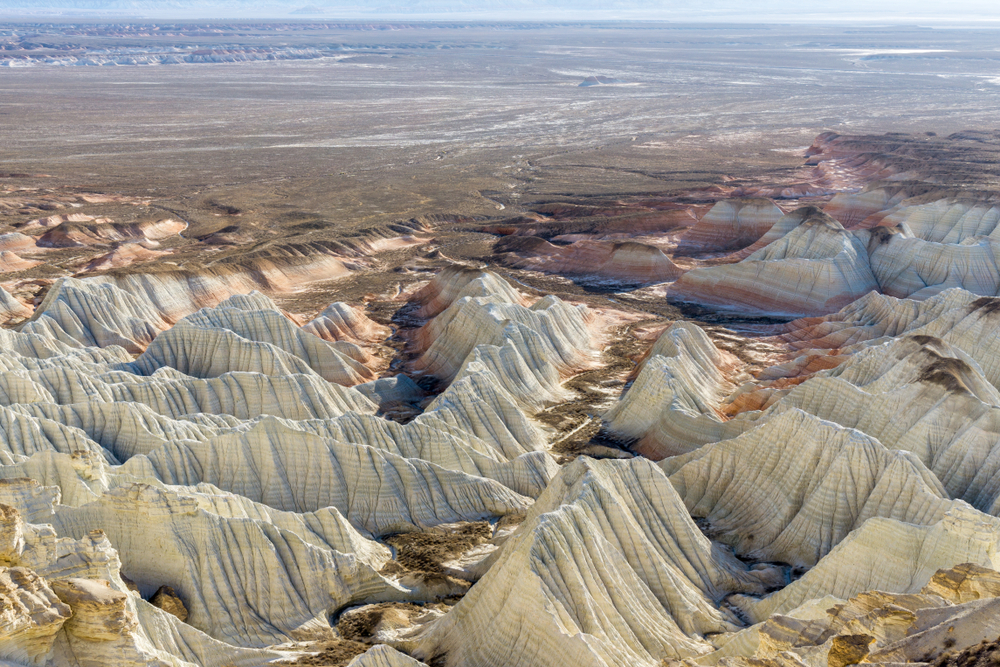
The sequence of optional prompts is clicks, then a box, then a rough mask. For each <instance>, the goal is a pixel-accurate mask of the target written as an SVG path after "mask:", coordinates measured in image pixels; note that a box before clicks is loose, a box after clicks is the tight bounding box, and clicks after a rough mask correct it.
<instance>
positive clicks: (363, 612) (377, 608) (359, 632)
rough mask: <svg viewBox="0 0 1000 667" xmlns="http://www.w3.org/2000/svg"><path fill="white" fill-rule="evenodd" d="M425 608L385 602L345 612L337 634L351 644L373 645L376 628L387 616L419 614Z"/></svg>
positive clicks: (403, 603) (338, 625)
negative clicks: (366, 643)
mask: <svg viewBox="0 0 1000 667" xmlns="http://www.w3.org/2000/svg"><path fill="white" fill-rule="evenodd" d="M422 610H423V607H421V606H419V605H415V604H410V603H408V602H384V603H382V604H370V605H367V606H365V607H361V608H360V609H356V610H351V611H347V612H344V614H343V615H342V616H341V617H340V620H339V621H338V622H337V632H339V633H340V635H341V637H343V638H344V639H345V640H350V641H351V643H358V642H368V643H371V639H372V635H373V634H374V632H375V628H376V627H378V624H379V623H381V622H382V618H383V617H384V616H385V615H386V614H387V613H389V614H392V613H394V612H395V613H399V612H402V614H403V615H406V616H412V615H415V614H419V613H420V612H421V611H422Z"/></svg>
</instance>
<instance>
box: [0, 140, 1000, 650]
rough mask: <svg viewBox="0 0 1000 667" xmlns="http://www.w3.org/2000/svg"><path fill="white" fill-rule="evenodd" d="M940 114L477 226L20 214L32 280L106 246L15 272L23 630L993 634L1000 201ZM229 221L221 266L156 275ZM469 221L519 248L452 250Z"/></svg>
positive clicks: (437, 641) (17, 626) (12, 387)
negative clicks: (797, 165) (945, 150)
mask: <svg viewBox="0 0 1000 667" xmlns="http://www.w3.org/2000/svg"><path fill="white" fill-rule="evenodd" d="M928 141H929V140H928ZM942 141H944V140H942ZM956 141H960V140H956ZM961 141H964V140H961ZM925 143H926V142H925ZM930 143H935V144H937V143H941V142H938V141H934V142H930ZM921 145H922V144H920V145H917V146H914V145H911V144H907V142H906V141H903V140H902V139H898V138H897V139H892V138H891V137H890V138H883V139H877V140H876V139H872V138H866V139H864V140H862V139H857V138H845V137H837V136H834V135H827V136H823V137H820V138H819V139H818V141H817V143H816V145H815V146H814V147H813V148H812V149H810V156H809V163H808V164H806V165H805V166H804V168H803V169H802V170H799V171H798V172H796V173H794V174H792V175H791V176H789V177H787V178H785V179H784V180H778V181H776V182H774V183H771V184H767V183H757V182H746V183H743V184H739V185H737V184H732V185H724V184H723V185H718V186H712V187H708V188H703V189H700V190H698V191H697V192H689V193H686V194H685V195H683V196H681V195H677V196H674V195H663V196H662V197H660V196H659V195H648V196H647V195H644V196H643V198H637V197H630V196H624V195H623V196H622V197H621V198H620V201H619V200H615V201H611V200H608V201H605V202H599V201H597V200H594V202H591V203H588V202H586V201H583V200H578V201H576V202H566V203H562V202H547V203H545V202H543V203H538V202H535V203H530V204H526V205H525V209H526V210H525V211H523V212H522V213H523V214H522V213H519V214H518V215H519V217H518V218H514V219H509V220H504V219H499V218H488V219H475V220H473V219H461V220H459V219H456V218H449V219H448V222H447V225H444V224H442V225H441V226H439V227H438V229H437V230H436V231H440V234H441V239H442V240H435V241H434V243H435V247H434V248H432V249H424V250H418V249H416V248H411V247H410V246H417V245H419V244H420V243H422V242H423V241H425V240H427V239H424V238H422V237H423V232H424V231H429V230H430V227H429V226H427V225H426V224H425V223H424V222H418V221H410V222H408V223H399V224H395V225H388V226H386V227H385V228H384V229H378V230H375V231H370V230H369V231H364V232H359V233H358V234H356V235H354V236H345V237H344V238H342V239H340V240H331V239H328V238H318V237H317V236H310V234H311V232H310V231H309V230H312V229H313V228H314V227H315V228H316V230H318V229H320V228H323V229H325V227H324V225H326V224H328V223H321V221H311V222H307V223H305V226H304V227H302V230H305V231H303V234H302V239H301V242H300V241H298V240H297V241H295V242H287V241H281V240H261V238H260V234H259V230H255V229H254V228H252V226H251V225H244V224H243V223H242V222H240V221H239V220H234V221H233V222H235V223H236V224H231V225H228V226H212V227H211V228H206V229H202V230H201V231H199V232H197V238H187V237H188V236H190V235H191V234H189V232H190V230H183V231H184V236H183V237H182V236H178V234H179V233H180V231H181V230H180V229H179V228H178V223H175V222H173V221H172V220H167V221H162V220H161V221H159V222H157V223H155V224H154V223H136V224H134V225H132V224H130V225H122V224H118V223H115V222H113V221H112V220H108V219H101V218H98V217H97V216H96V215H95V216H90V215H89V214H82V213H81V214H75V213H74V214H66V215H62V214H60V215H58V216H51V218H44V219H43V218H39V219H38V220H32V221H30V222H29V223H25V224H23V225H21V226H20V227H18V228H17V229H19V230H20V231H18V232H9V233H6V234H3V235H0V253H16V255H17V257H14V256H12V255H0V260H2V261H4V262H6V264H5V266H6V267H7V271H8V272H9V273H11V274H12V275H13V274H14V273H17V272H24V271H26V270H29V269H28V268H26V265H25V264H19V263H18V262H19V261H20V260H25V261H26V262H28V263H30V262H35V261H40V259H39V258H42V257H44V256H45V255H44V254H42V253H51V256H53V257H56V256H58V257H70V258H71V259H70V260H67V263H66V266H73V267H76V268H75V269H74V270H80V271H81V273H80V274H78V275H77V276H76V277H69V276H62V277H58V278H55V277H52V274H47V275H49V276H50V277H49V278H43V279H30V280H29V279H27V278H25V279H22V278H19V277H12V278H11V279H10V280H9V281H7V282H5V283H4V289H5V291H3V292H0V308H2V309H3V313H4V315H3V317H4V319H6V320H9V321H10V322H12V323H14V322H17V321H18V320H20V319H25V318H28V319H29V321H27V322H24V323H21V324H19V325H18V326H16V327H14V328H8V329H2V330H0V603H2V607H3V613H2V614H0V661H4V662H5V664H7V663H9V664H13V665H18V666H25V667H26V666H28V665H43V666H49V665H51V666H55V665H60V666H61V665H69V666H70V667H83V666H88V667H89V666H90V665H94V666H96V665H106V664H115V665H119V664H121V665H171V666H173V667H188V666H190V665H199V666H208V667H229V666H235V667H244V666H245V667H251V666H256V665H264V664H281V663H282V662H285V663H286V664H287V663H288V662H291V663H292V664H295V661H299V664H310V663H317V662H320V661H322V660H324V659H327V658H329V659H330V661H331V662H332V661H334V660H336V661H338V662H339V663H342V664H345V663H347V660H348V658H349V657H351V656H354V655H355V654H359V653H360V655H357V657H353V659H352V660H351V662H350V664H351V665H354V666H355V667H364V666H381V667H388V666H411V667H412V666H416V665H422V664H423V665H428V664H433V665H442V664H443V665H456V666H458V665H481V666H484V667H489V666H494V665H495V666H497V667H500V666H507V665H553V666H556V665H560V666H561V665H566V664H574V665H581V666H582V667H586V666H590V665H594V666H611V665H615V666H617V665H623V664H629V665H648V666H649V667H659V666H661V665H662V664H664V662H675V661H676V662H683V663H684V664H685V665H687V666H688V667H694V666H695V665H706V666H709V665H726V666H732V667H847V666H848V665H852V664H859V663H863V662H868V663H873V664H899V663H906V662H918V663H923V664H926V663H929V662H931V661H938V662H939V663H940V667H943V666H944V664H945V663H948V664H952V663H954V664H955V665H956V666H957V665H958V663H959V662H960V660H965V659H966V657H967V656H968V655H972V652H974V651H979V652H980V653H979V654H984V653H983V652H984V651H986V649H985V648H982V647H981V645H980V644H979V642H981V641H982V640H993V639H995V637H996V634H997V633H998V632H1000V625H998V624H997V621H996V619H997V609H998V603H997V600H998V599H1000V598H998V597H997V596H998V594H1000V574H997V572H996V571H995V570H994V568H996V567H998V566H1000V557H998V555H997V554H998V553H1000V519H998V518H997V516H998V515H1000V362H998V361H997V359H1000V343H998V341H1000V320H998V319H997V312H1000V301H998V300H997V298H996V294H997V291H998V290H1000V287H998V285H1000V278H998V276H1000V270H998V269H997V266H998V264H997V263H996V260H995V258H994V257H993V248H994V245H995V239H994V235H995V234H996V233H997V232H996V228H997V222H998V220H1000V218H998V214H997V210H998V209H997V208H996V207H995V205H994V200H995V197H993V195H992V194H990V192H989V190H988V187H987V186H988V181H987V179H985V178H980V177H979V176H977V174H979V173H980V172H979V171H977V169H979V167H976V168H973V167H969V170H970V171H969V172H968V173H969V174H970V176H969V179H968V184H966V187H963V188H948V187H946V186H945V185H942V184H941V183H935V182H931V180H925V181H921V180H919V179H921V178H924V175H923V173H922V172H920V169H922V168H923V167H921V166H920V165H922V164H923V163H924V162H926V160H925V159H923V158H926V155H925V154H924V153H922V152H921V151H922V150H924V149H923V148H921V147H920V146H921ZM963 145H964V144H963ZM913 156H917V157H920V156H923V158H921V159H920V160H918V159H916V158H915V157H913ZM977 164H978V163H977ZM927 169H929V170H930V172H934V173H930V172H928V173H930V176H927V178H930V177H931V176H933V177H934V178H939V177H940V176H941V174H943V173H944V172H940V171H935V170H936V167H927ZM876 179H877V180H876ZM885 179H895V180H885ZM942 182H943V181H942ZM865 183H868V186H867V187H864V188H862V187H861V186H862V185H863V184H865ZM975 188H983V189H982V190H975ZM835 193H836V194H835ZM762 196H774V197H778V196H780V197H782V198H785V200H784V201H779V202H778V203H777V204H776V203H775V202H773V201H771V200H768V199H763V198H762ZM801 197H808V199H804V200H802V201H799V202H793V201H790V200H789V198H801ZM692 202H693V203H692ZM73 203H79V204H80V205H81V207H82V206H83V203H81V202H73ZM779 204H780V206H781V208H779ZM801 204H805V205H801ZM782 209H785V210H789V211H790V212H789V213H788V214H787V215H783V214H782ZM39 210H44V209H39ZM88 210H89V209H88ZM220 210H222V211H224V212H225V214H226V215H233V216H236V215H237V213H238V211H237V212H236V213H233V212H230V211H228V210H226V209H220ZM33 215H38V214H37V213H34V214H33ZM77 215H83V217H74V216H77ZM218 215H219V217H221V216H222V212H220V213H219V214H218ZM133 219H134V218H133ZM442 220H444V218H442ZM448 225H474V226H475V229H479V230H488V231H491V232H492V233H495V234H499V235H504V236H505V237H506V238H503V239H500V240H499V241H495V240H491V241H489V242H485V240H484V238H483V237H482V236H476V237H474V238H475V242H474V243H466V242H465V241H467V240H468V238H469V237H458V238H459V240H460V241H461V242H455V239H456V237H455V236H449V235H453V234H459V235H460V234H464V233H466V232H464V231H454V229H452V228H451V227H448ZM324 233H325V232H324ZM480 233H481V232H480ZM414 234H417V235H420V236H421V238H417V237H416V236H413V235H414ZM255 235H256V236H255ZM428 236H429V235H428ZM461 239H465V240H461ZM250 241H253V242H254V243H255V246H254V249H253V250H252V251H250V252H246V253H243V254H241V253H239V252H238V250H237V248H238V247H239V246H238V245H237V244H240V243H244V242H246V243H249V242H250ZM156 242H159V243H161V244H162V245H160V246H159V247H158V248H157V249H155V250H153V249H152V248H153V247H154V246H153V243H156ZM73 244H76V245H73ZM115 244H119V245H115ZM192 244H202V246H203V247H209V248H210V251H209V252H210V253H212V255H211V257H212V258H218V259H210V260H209V261H199V262H193V261H187V260H185V261H184V262H181V261H179V262H178V264H179V265H180V266H178V265H169V264H160V265H158V266H157V268H156V269H155V270H139V269H137V267H142V266H145V263H156V262H158V261H159V259H157V258H158V257H160V255H145V254H144V253H141V252H138V250H137V249H140V248H141V249H143V250H144V251H145V252H148V253H163V256H166V255H167V254H173V253H175V251H177V252H179V253H183V252H188V251H187V250H184V249H185V248H189V246H190V245H192ZM46 246H58V247H49V248H47V247H46ZM470 248H479V249H480V250H481V251H482V252H484V253H487V254H485V255H483V258H485V259H486V260H488V261H490V262H500V263H503V264H505V266H504V267H502V268H496V269H495V270H490V269H489V268H482V267H481V266H475V267H473V266H471V265H450V266H447V267H445V268H443V269H442V268H441V267H442V264H444V262H445V261H447V260H446V255H444V254H443V253H444V252H448V253H456V254H461V255H462V256H464V257H470V256H472V254H474V252H473V250H470ZM178 249H180V250H178ZM84 251H86V252H87V253H89V254H87V255H86V256H84V254H83V253H84ZM382 251H391V252H390V253H388V254H385V255H380V256H379V257H378V258H373V255H377V254H378V253H380V252H382ZM76 252H79V253H81V254H79V255H74V254H73V253H76ZM60 253H64V254H60ZM392 253H398V255H395V254H392ZM498 253H499V254H498ZM404 255H405V257H406V258H407V259H405V261H402V263H401V265H400V266H398V267H397V268H398V269H399V270H398V271H397V272H395V273H394V274H393V275H394V276H397V277H398V278H399V280H398V282H392V284H389V285H385V284H383V285H382V286H381V287H374V286H369V285H368V284H367V282H368V276H367V274H366V275H365V276H364V277H359V278H358V279H357V280H356V281H355V282H356V283H357V284H355V285H353V287H352V288H351V289H352V290H354V291H350V290H347V289H346V288H345V290H344V291H343V293H341V292H340V291H338V289H337V287H336V286H337V284H338V283H335V282H326V281H332V280H333V279H335V278H337V277H338V276H339V277H344V276H347V275H350V274H357V273H358V272H365V271H371V272H373V273H374V272H375V271H382V270H383V269H385V268H386V266H385V265H383V264H381V262H383V261H385V259H386V258H387V257H390V256H391V257H393V258H396V257H402V256H404ZM672 255H673V256H676V257H677V262H676V263H675V262H674V260H673V257H672ZM178 256H180V255H178ZM183 256H184V257H188V258H190V257H191V256H190V255H183ZM130 258H131V259H130ZM392 261H395V259H393V260H392ZM116 262H118V263H122V262H131V264H129V271H121V270H119V269H116V268H115V263H116ZM181 266H184V267H187V268H181ZM16 267H21V268H16ZM132 269H136V270H132ZM439 269H440V270H439ZM30 270H32V271H34V270H39V269H38V267H34V268H31V269H30ZM104 270H107V272H106V273H103V274H101V275H96V276H92V275H85V274H87V273H90V272H93V271H104ZM539 272H542V273H555V274H558V275H560V276H566V277H569V278H572V281H566V280H560V279H555V278H552V277H547V276H545V275H541V273H539ZM30 275H35V274H30ZM505 276H506V277H505ZM424 280H426V281H427V282H426V283H423V282H422V281H424ZM314 281H324V283H323V285H322V288H321V289H319V288H315V287H308V285H309V283H311V282H314ZM372 282H373V283H374V281H372ZM594 282H599V283H602V284H601V285H593V284H588V283H594ZM637 285H641V286H642V287H641V289H636V290H635V291H631V290H632V288H633V287H636V286H637ZM546 286H548V288H549V289H553V290H565V291H560V292H559V293H558V294H546V293H544V292H545V290H544V289H543V288H544V287H546ZM529 287H530V289H529ZM8 288H9V289H8ZM522 288H524V289H522ZM379 290H381V293H378V292H379ZM607 290H615V292H614V293H613V294H611V295H610V296H609V295H605V294H603V292H604V291H607ZM289 295H295V296H294V298H293V297H291V296H289ZM664 295H666V296H667V298H669V299H673V300H675V301H676V300H685V301H689V302H695V303H697V304H700V305H701V307H702V309H700V310H691V311H684V312H689V313H690V312H697V313H699V316H700V317H702V318H703V319H702V320H700V321H698V322H694V321H685V320H683V319H673V320H668V319H667V317H670V318H677V317H679V316H680V315H679V313H680V311H678V310H677V309H674V308H672V307H671V306H668V305H667V304H665V303H664ZM578 300H579V301H584V302H586V303H587V304H588V305H582V304H580V303H577V301H578ZM29 304H31V305H29ZM34 304H37V306H34ZM279 304H280V305H279ZM290 304H291V305H290ZM327 304H331V305H329V306H328V307H326V305H327ZM32 306H34V307H32ZM317 313H318V314H317ZM720 314H721V315H724V316H725V317H724V318H723V317H720ZM746 315H753V316H758V315H763V316H768V317H772V318H773V317H775V316H783V317H789V316H800V315H802V316H806V317H803V318H801V319H796V320H793V321H791V322H787V323H783V324H775V323H774V321H773V320H768V321H764V322H762V321H747V320H746V319H743V318H744V317H745V316H746ZM369 316H370V317H369ZM376 320H377V321H376ZM303 322H306V324H305V325H304V326H300V324H301V323H303ZM720 322H721V323H725V324H726V327H728V328H724V327H723V326H721V325H720ZM386 323H391V325H392V326H391V327H390V326H386ZM654 338H655V340H654ZM650 341H652V342H650ZM619 388H620V393H619ZM582 453H588V454H592V455H594V456H599V457H602V458H603V459H605V460H597V459H593V458H588V457H587V456H583V455H581V454H582ZM359 642H364V643H359ZM377 642H378V643H379V645H377V646H373V647H372V648H370V649H368V650H367V651H365V649H366V647H367V646H368V645H372V644H375V643H377ZM983 646H985V645H983ZM977 647H980V648H977ZM958 651H962V653H960V654H959V653H956V652H958ZM977 655H978V654H977ZM949 656H951V657H949ZM956 656H958V657H956ZM949 660H950V661H952V662H948V661H949ZM963 664H964V663H963Z"/></svg>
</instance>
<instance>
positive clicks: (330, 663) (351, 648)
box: [279, 639, 371, 667]
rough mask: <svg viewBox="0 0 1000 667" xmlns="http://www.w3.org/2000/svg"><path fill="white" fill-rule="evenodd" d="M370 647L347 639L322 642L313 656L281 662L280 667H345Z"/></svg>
mask: <svg viewBox="0 0 1000 667" xmlns="http://www.w3.org/2000/svg"><path fill="white" fill-rule="evenodd" d="M369 648H371V646H369V645H368V644H362V643H361V642H356V641H351V640H349V639H334V640H332V641H328V642H322V643H321V644H318V645H317V646H316V647H315V650H317V651H318V653H316V654H315V655H306V656H302V657H301V658H298V659H296V660H295V661H293V662H282V663H279V664H281V665H288V667H299V666H303V667H304V666H305V665H309V666H310V667H345V665H347V664H348V663H349V662H350V661H351V660H353V659H354V658H356V657H357V656H359V655H361V654H362V653H364V652H365V651H367V650H368V649H369Z"/></svg>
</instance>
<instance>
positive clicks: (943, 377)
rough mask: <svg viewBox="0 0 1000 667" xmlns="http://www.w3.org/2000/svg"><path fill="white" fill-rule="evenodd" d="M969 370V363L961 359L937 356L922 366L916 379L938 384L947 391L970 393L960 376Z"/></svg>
mask: <svg viewBox="0 0 1000 667" xmlns="http://www.w3.org/2000/svg"><path fill="white" fill-rule="evenodd" d="M971 372H972V368H970V367H969V364H967V363H965V362H964V361H962V360H961V359H953V358H950V357H939V358H937V359H935V360H934V361H932V362H931V363H930V364H928V365H927V366H925V367H924V369H923V370H922V371H921V372H920V375H919V376H918V377H917V381H918V382H927V383H930V384H936V385H940V386H942V387H944V388H945V389H947V390H948V391H954V392H962V393H971V392H970V391H969V388H968V387H967V386H966V384H965V382H963V381H962V377H961V376H962V375H964V374H967V373H971Z"/></svg>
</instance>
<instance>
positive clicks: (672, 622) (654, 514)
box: [415, 458, 780, 665]
mask: <svg viewBox="0 0 1000 667" xmlns="http://www.w3.org/2000/svg"><path fill="white" fill-rule="evenodd" d="M779 579H780V575H777V576H776V573H774V572H770V571H767V570H754V571H751V570H748V569H747V568H746V566H745V565H742V564H741V563H739V561H737V560H735V559H734V558H732V557H731V556H727V555H726V554H725V553H724V552H723V551H721V550H719V549H717V548H714V547H713V546H712V545H711V543H710V542H709V541H708V540H707V539H706V538H705V537H704V536H703V535H702V534H701V532H700V531H699V530H698V529H697V527H696V526H695V525H694V522H693V521H692V520H691V519H690V517H689V516H688V515H687V512H686V511H684V508H683V505H682V504H681V502H680V499H679V498H678V497H677V495H676V492H674V491H673V488H672V487H671V485H670V483H669V481H668V480H667V478H666V477H665V476H664V475H663V473H662V472H660V471H659V470H658V469H657V468H656V467H655V466H653V465H652V464H651V463H649V462H646V461H643V460H641V459H634V460H632V461H601V462H598V461H592V460H588V459H586V458H579V459H577V460H576V461H575V462H573V463H572V464H570V465H569V466H567V467H565V468H563V470H562V471H561V472H560V473H559V475H558V476H557V477H556V478H555V479H554V480H553V482H552V483H551V484H550V485H549V488H548V489H546V491H545V493H543V494H542V496H540V497H539V499H538V501H537V502H536V504H535V506H534V507H533V508H532V510H531V512H530V513H529V515H528V519H527V520H526V521H525V522H524V523H523V524H522V525H521V526H520V528H519V530H518V532H517V533H516V534H515V535H514V536H513V537H511V538H510V539H509V540H508V541H507V542H506V543H505V544H504V546H503V550H502V551H501V553H500V555H499V557H498V558H497V559H496V562H494V563H493V565H492V566H491V567H490V569H489V571H488V572H487V574H486V575H485V577H483V579H482V580H481V581H480V582H479V583H478V584H477V585H476V586H475V587H474V588H473V589H472V590H471V591H470V593H469V594H468V595H467V596H466V597H465V598H464V599H463V600H462V601H461V602H460V603H459V604H458V605H456V606H455V608H454V609H453V610H452V611H451V612H450V613H448V614H447V615H445V616H444V617H442V618H441V619H440V620H438V621H436V622H434V623H433V625H431V626H430V627H429V628H428V629H427V630H426V631H425V633H424V635H423V637H422V639H421V642H420V646H419V649H418V650H417V651H416V653H415V655H416V656H417V657H418V658H425V659H429V658H431V657H432V656H442V655H443V656H444V662H445V664H448V665H459V664H481V665H528V664H531V665H564V664H567V663H573V664H579V665H617V664H624V663H628V664H643V665H653V664H656V662H657V661H659V660H662V659H665V658H670V657H673V658H678V657H689V656H695V655H699V654H703V653H707V652H709V651H710V650H711V649H710V648H709V645H708V644H706V643H705V642H704V640H702V639H701V638H700V635H701V634H704V633H706V632H720V631H727V630H732V629H734V628H735V627H736V626H735V622H736V619H735V618H734V617H732V616H731V615H730V614H729V613H727V612H725V611H723V610H721V609H719V608H718V607H716V606H715V603H714V602H715V601H716V600H718V599H720V598H721V597H722V596H724V595H725V594H726V593H728V592H731V591H733V590H745V591H748V592H756V593H759V592H763V590H765V589H766V588H767V586H768V585H769V584H773V583H775V582H776V581H778V580H779ZM501 609H502V610H503V611H502V612H501ZM484 624H485V625H484ZM529 625H530V627H532V628H533V629H532V631H531V632H525V631H523V629H524V628H525V627H528V626H529ZM486 626H489V627H491V631H490V632H489V633H485V634H483V633H481V632H479V631H478V629H479V628H482V627H486Z"/></svg>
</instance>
